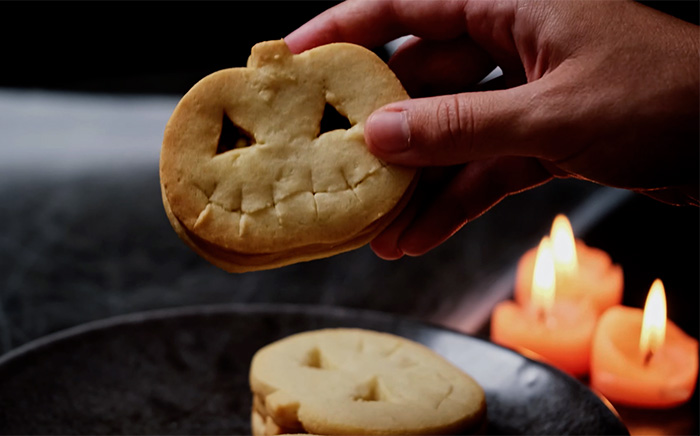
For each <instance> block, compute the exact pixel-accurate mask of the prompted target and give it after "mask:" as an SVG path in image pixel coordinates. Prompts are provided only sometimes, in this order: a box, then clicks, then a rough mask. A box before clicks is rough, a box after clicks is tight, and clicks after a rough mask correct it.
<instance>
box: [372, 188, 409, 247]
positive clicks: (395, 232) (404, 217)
mask: <svg viewBox="0 0 700 436" xmlns="http://www.w3.org/2000/svg"><path fill="white" fill-rule="evenodd" d="M414 200H415V199H414V198H412V199H411V201H410V202H409V203H408V204H407V205H406V207H405V208H404V210H402V211H401V214H399V216H398V217H397V218H396V219H395V220H394V221H392V222H391V224H389V225H388V226H387V228H385V229H384V230H382V232H381V233H380V234H379V235H377V236H376V237H375V238H374V239H373V240H372V241H371V242H370V244H369V245H370V247H371V248H372V250H373V251H374V253H375V254H376V255H377V256H379V257H380V258H382V259H384V260H396V259H400V258H402V257H403V251H401V249H400V248H399V238H400V237H401V234H402V233H403V232H404V230H406V228H407V227H408V226H409V225H410V224H411V221H413V217H415V216H416V213H417V211H418V203H417V202H416V201H414Z"/></svg>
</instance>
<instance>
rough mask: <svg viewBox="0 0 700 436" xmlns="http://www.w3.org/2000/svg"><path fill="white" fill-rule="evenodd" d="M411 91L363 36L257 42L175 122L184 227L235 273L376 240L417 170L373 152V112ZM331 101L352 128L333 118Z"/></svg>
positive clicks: (170, 137) (170, 131) (188, 237)
mask: <svg viewBox="0 0 700 436" xmlns="http://www.w3.org/2000/svg"><path fill="white" fill-rule="evenodd" d="M406 98H408V96H407V94H406V92H405V91H404V89H403V87H402V86H401V84H400V83H399V81H398V80H397V79H396V77H395V76H394V74H393V73H392V72H391V71H390V70H389V69H388V67H387V66H386V64H385V63H384V62H382V61H381V59H379V58H378V57H377V56H376V55H375V54H374V53H372V52H371V51H369V50H366V49H364V48H362V47H360V46H356V45H352V44H344V43H339V44H330V45H326V46H321V47H317V48H314V49H312V50H309V51H307V52H304V53H301V54H299V55H292V53H291V52H290V51H289V49H288V48H287V46H286V44H285V43H284V41H283V40H280V41H269V42H263V43H259V44H257V45H255V46H254V47H253V50H252V54H251V56H250V58H249V59H248V64H247V67H245V68H231V69H226V70H221V71H217V72H215V73H213V74H211V75H209V76H207V77H205V78H204V79H202V80H201V81H199V82H198V83H197V84H196V85H195V86H194V87H193V88H192V89H191V90H190V91H189V92H188V93H187V94H186V95H185V96H184V97H183V98H182V100H181V101H180V102H179V104H178V105H177V107H176V108H175V111H174V112H173V114H172V116H171V118H170V120H169V121H168V124H167V126H166V129H165V135H164V139H163V146H162V151H161V160H160V178H161V187H162V194H163V202H164V205H165V210H166V212H167V215H168V217H169V219H170V221H171V223H172V225H173V227H174V228H175V230H176V231H177V233H178V234H179V235H180V237H181V238H182V239H183V240H184V241H185V242H187V243H188V244H189V245H190V246H191V247H192V248H193V249H194V250H195V251H197V252H198V253H199V254H200V255H202V256H203V257H205V258H206V259H208V260H209V261H211V262H212V263H214V264H216V265H217V266H219V267H221V268H224V269H226V270H228V271H250V270H258V269H266V268H272V267H277V266H282V265H286V264H290V263H294V262H298V261H302V260H310V259H315V258H320V257H326V256H330V255H333V254H336V253H339V252H342V251H347V250H351V249H354V248H357V247H359V246H361V245H364V244H366V243H367V242H369V241H370V240H371V239H372V238H373V237H374V236H376V235H377V234H378V233H379V232H380V231H381V230H382V229H383V228H384V227H385V226H386V225H387V224H388V223H389V222H390V221H391V220H392V219H393V218H394V217H395V216H396V215H397V214H398V212H400V210H401V208H403V206H404V205H405V203H406V201H407V198H408V196H409V195H410V191H411V189H412V186H413V181H414V178H415V170H413V169H407V168H401V167H396V166H392V165H388V164H386V163H384V162H382V161H381V160H379V159H378V158H376V157H375V156H373V155H372V154H371V153H369V151H368V149H367V146H366V144H365V142H364V122H365V120H366V119H367V117H368V116H369V114H370V113H372V112H373V111H374V110H375V109H378V108H379V107H381V106H383V105H385V104H387V103H391V102H393V101H397V100H401V99H406ZM329 111H330V112H336V111H337V113H338V114H340V116H342V117H344V118H345V119H346V120H345V122H346V123H347V125H346V126H344V127H345V128H338V129H332V128H331V129H327V128H325V127H324V126H322V124H323V122H325V120H326V118H327V114H328V112H329ZM324 113H326V116H324ZM336 115H337V114H336Z"/></svg>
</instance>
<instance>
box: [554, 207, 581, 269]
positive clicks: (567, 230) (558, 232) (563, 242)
mask: <svg viewBox="0 0 700 436" xmlns="http://www.w3.org/2000/svg"><path fill="white" fill-rule="evenodd" d="M549 235H550V238H551V239H552V250H553V251H554V268H555V270H556V272H557V273H559V274H563V275H564V276H569V277H571V276H574V275H576V273H577V271H578V257H577V255H576V240H575V239H574V231H573V229H572V228H571V223H570V222H569V219H568V218H567V217H566V216H565V215H562V214H559V215H557V216H556V217H555V218H554V221H553V222H552V230H551V231H550V234H549Z"/></svg>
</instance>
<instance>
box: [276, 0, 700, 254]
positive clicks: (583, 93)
mask: <svg viewBox="0 0 700 436" xmlns="http://www.w3.org/2000/svg"><path fill="white" fill-rule="evenodd" d="M408 34H410V35H415V36H413V37H411V39H410V40H408V41H407V42H405V43H404V44H403V45H401V46H400V47H399V49H398V50H397V51H396V52H395V53H394V55H393V56H392V58H391V59H390V61H389V66H390V67H391V68H392V69H393V70H394V72H395V73H396V75H397V77H398V78H399V79H400V80H401V82H402V83H403V84H404V86H405V87H406V89H407V91H408V92H409V94H410V95H411V96H412V97H422V98H414V99H412V100H407V101H403V102H398V103H394V104H390V105H387V106H385V107H383V108H381V109H379V110H377V111H375V112H374V113H373V114H372V115H371V116H370V117H369V118H368V120H367V123H366V126H365V139H366V142H367V144H368V146H369V148H370V151H372V152H373V153H374V154H376V155H377V156H378V157H380V158H382V159H384V160H385V161H387V162H391V163H395V164H400V165H407V166H417V167H423V168H426V167H427V168H426V169H425V170H424V171H423V174H422V178H421V181H420V183H419V186H418V188H417V191H416V194H415V195H414V198H413V199H412V200H411V203H410V204H409V206H408V207H407V208H406V210H405V211H404V212H403V213H402V215H400V216H399V217H398V218H397V219H396V220H395V221H394V222H393V223H392V224H391V225H390V226H389V227H388V228H387V229H386V230H385V231H384V232H383V233H382V234H381V235H379V236H378V237H377V238H376V239H375V240H374V241H373V242H372V248H373V249H374V251H375V252H376V253H377V255H379V256H380V257H383V258H385V259H396V258H399V257H401V256H403V255H404V254H408V255H420V254H423V253H425V252H427V251H429V250H430V249H432V248H434V247H435V246H437V245H439V244H440V243H442V242H443V241H444V240H446V239H447V238H449V237H450V236H451V235H452V234H453V233H454V232H456V231H457V230H459V229H460V228H461V227H462V226H463V225H464V224H465V223H466V222H467V221H469V220H473V219H475V218H476V217H478V216H480V215H481V214H482V213H483V212H485V211H486V210H488V209H489V208H490V207H492V206H493V205H494V204H496V203H498V202H499V201H500V200H501V199H503V198H504V197H506V196H508V195H510V194H513V193H516V192H520V191H523V190H525V189H529V188H532V187H534V186H538V185H540V184H543V183H545V182H547V181H549V180H551V179H552V178H554V177H576V178H580V179H586V180H590V181H593V182H596V183H600V184H604V185H608V186H614V187H620V188H627V189H632V190H635V191H638V192H642V193H645V194H647V195H651V196H654V197H656V198H659V199H661V200H664V201H667V202H670V203H674V204H682V203H690V204H695V205H697V204H698V178H699V175H698V162H699V156H698V148H699V142H698V130H699V121H698V120H699V119H700V116H699V111H698V107H699V100H700V97H699V89H700V79H699V77H698V76H699V74H698V65H699V64H700V55H699V50H700V49H699V44H698V41H699V39H698V27H697V26H694V25H692V24H688V23H685V22H683V21H680V20H677V19H675V18H672V17H670V16H667V15H664V14H662V13H660V12H657V11H654V10H652V9H650V8H647V7H646V6H643V5H640V4H638V3H634V2H631V1H595V2H591V1H566V2H563V1H536V0H521V1H517V0H512V1H508V0H503V1H499V0H494V1H485V0H479V1H476V0H471V1H469V0H447V1H436V0H434V1H414V0H404V1H401V0H395V1H392V0H368V1H361V0H348V1H347V2H345V3H341V4H339V5H337V6H336V7H333V8H331V9H329V10H327V11H326V12H324V13H322V14H321V15H319V16H317V17H316V18H314V19H312V20H311V21H309V22H308V23H306V24H305V25H303V26H302V27H300V28H299V29H297V30H296V31H295V32H293V33H292V34H290V35H289V36H287V38H285V41H286V42H287V45H288V46H289V47H290V49H291V50H292V51H293V52H296V53H299V52H301V51H304V50H307V49H309V48H312V47H314V46H318V45H322V44H326V43H331V42H339V41H345V42H352V43H356V44H361V45H364V46H366V47H375V46H378V45H381V44H384V43H386V42H388V41H391V40H393V39H395V38H397V37H400V36H403V35H408ZM495 66H499V67H500V68H501V69H502V71H503V78H502V79H503V83H504V85H505V89H498V90H480V89H479V87H478V86H475V85H476V84H477V82H479V81H480V80H481V79H482V78H483V77H484V76H485V75H486V74H487V73H488V72H489V71H491V70H492V69H493V68H494V67H495ZM465 91H468V92H465Z"/></svg>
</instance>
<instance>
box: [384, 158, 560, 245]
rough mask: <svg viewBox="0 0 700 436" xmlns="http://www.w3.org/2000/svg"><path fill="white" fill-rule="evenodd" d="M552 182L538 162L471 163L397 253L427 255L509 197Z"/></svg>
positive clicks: (412, 227) (403, 240) (407, 231)
mask: <svg viewBox="0 0 700 436" xmlns="http://www.w3.org/2000/svg"><path fill="white" fill-rule="evenodd" d="M551 179H552V175H551V174H550V173H549V172H548V171H546V170H545V169H544V167H542V165H540V163H539V162H538V161H537V160H536V159H530V158H518V157H506V158H497V159H489V160H484V161H476V162H472V163H469V164H467V165H466V166H464V169H463V170H462V171H461V172H460V173H459V174H458V175H457V176H455V177H454V178H453V179H452V181H451V182H450V183H449V184H448V185H447V186H446V187H445V189H443V190H442V191H441V192H440V193H439V194H438V195H437V197H435V200H434V201H433V202H432V203H431V204H430V205H429V206H427V207H426V208H425V209H424V210H423V211H421V213H419V214H418V215H416V217H415V218H414V220H413V221H412V222H411V225H410V226H408V227H406V228H405V229H404V231H403V233H402V234H401V236H400V238H399V240H398V241H397V249H398V250H400V251H401V252H402V253H404V254H406V255H409V256H419V255H422V254H425V253H427V252H428V251H430V250H432V249H433V248H435V247H437V246H438V245H440V244H441V243H443V242H444V241H445V240H447V239H448V238H449V237H450V236H452V235H453V234H454V233H455V232H457V231H458V230H459V229H461V228H462V226H464V225H465V224H466V223H467V222H468V221H471V220H474V219H476V218H477V217H479V216H481V214H483V213H484V212H486V211H487V210H488V209H490V208H491V207H493V206H494V205H496V204H497V203H498V202H500V201H501V200H503V199H504V198H505V197H507V196H508V195H511V194H515V193H518V192H522V191H524V190H526V189H530V188H533V187H535V186H539V185H541V184H543V183H545V182H547V181H549V180H551Z"/></svg>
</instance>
